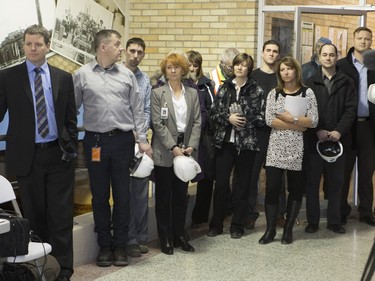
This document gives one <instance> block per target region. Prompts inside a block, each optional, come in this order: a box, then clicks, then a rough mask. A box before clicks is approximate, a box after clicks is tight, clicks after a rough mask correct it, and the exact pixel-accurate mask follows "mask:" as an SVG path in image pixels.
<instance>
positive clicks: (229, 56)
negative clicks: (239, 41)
mask: <svg viewBox="0 0 375 281" xmlns="http://www.w3.org/2000/svg"><path fill="white" fill-rule="evenodd" d="M239 53H240V51H238V50H237V49H236V48H227V49H225V50H224V52H223V54H222V55H221V61H223V62H224V61H226V60H230V61H233V59H234V57H235V56H237V55H238V54H239Z"/></svg>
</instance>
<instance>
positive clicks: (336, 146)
mask: <svg viewBox="0 0 375 281" xmlns="http://www.w3.org/2000/svg"><path fill="white" fill-rule="evenodd" d="M316 150H317V151H318V153H319V155H320V157H322V158H323V159H324V160H326V161H327V162H328V163H333V162H335V161H336V160H337V159H338V158H339V157H340V156H341V155H342V153H343V150H344V149H343V147H342V144H341V142H339V141H325V142H321V141H318V142H317V143H316Z"/></svg>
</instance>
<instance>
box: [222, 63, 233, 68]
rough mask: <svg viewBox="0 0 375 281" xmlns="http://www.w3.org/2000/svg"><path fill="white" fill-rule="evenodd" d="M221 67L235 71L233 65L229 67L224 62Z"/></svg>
mask: <svg viewBox="0 0 375 281" xmlns="http://www.w3.org/2000/svg"><path fill="white" fill-rule="evenodd" d="M221 66H222V67H224V68H226V69H227V70H233V66H232V65H227V64H225V63H224V62H221Z"/></svg>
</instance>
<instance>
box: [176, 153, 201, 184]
mask: <svg viewBox="0 0 375 281" xmlns="http://www.w3.org/2000/svg"><path fill="white" fill-rule="evenodd" d="M173 170H174V173H175V175H176V176H177V177H178V178H179V179H180V180H182V181H183V182H188V181H191V180H192V179H194V178H195V176H196V175H197V174H199V173H200V172H201V171H202V170H201V167H200V166H199V164H198V163H197V161H195V160H194V158H193V157H192V156H177V157H175V158H174V159H173Z"/></svg>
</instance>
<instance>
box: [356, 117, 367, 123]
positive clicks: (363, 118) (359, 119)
mask: <svg viewBox="0 0 375 281" xmlns="http://www.w3.org/2000/svg"><path fill="white" fill-rule="evenodd" d="M368 120H370V117H358V118H357V121H358V122H364V121H368Z"/></svg>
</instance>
